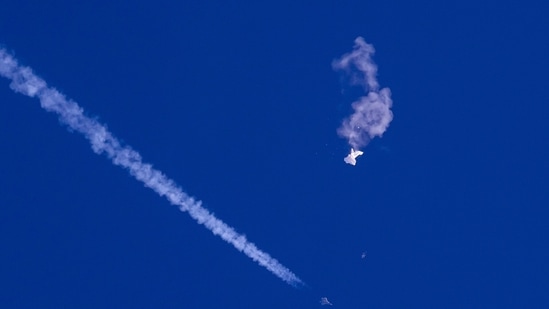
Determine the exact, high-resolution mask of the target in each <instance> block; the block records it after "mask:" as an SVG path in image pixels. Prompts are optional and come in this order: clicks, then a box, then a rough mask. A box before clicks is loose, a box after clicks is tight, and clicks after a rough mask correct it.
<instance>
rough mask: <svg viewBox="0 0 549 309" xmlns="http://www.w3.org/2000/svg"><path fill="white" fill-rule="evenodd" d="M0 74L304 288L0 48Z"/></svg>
mask: <svg viewBox="0 0 549 309" xmlns="http://www.w3.org/2000/svg"><path fill="white" fill-rule="evenodd" d="M0 75H1V76H3V77H6V78H8V79H10V80H11V84H10V88H11V89H13V90H14V91H15V92H19V93H22V94H24V95H27V96H29V97H38V99H40V104H41V106H42V108H44V109H45V110H47V111H49V112H55V113H57V114H58V115H59V120H60V121H61V122H63V123H65V124H67V125H68V126H69V127H70V128H71V129H73V130H75V131H77V132H80V133H82V134H83V135H84V136H85V137H86V138H87V139H88V140H89V141H90V144H91V147H92V149H93V151H94V152H95V153H97V154H101V153H104V154H106V156H107V157H109V159H111V161H112V162H113V163H114V164H115V165H120V166H122V167H124V168H126V169H128V171H129V172H130V174H131V175H132V176H133V177H135V178H136V179H137V180H139V181H141V182H142V183H143V184H144V185H145V186H146V187H149V188H151V189H152V190H154V191H155V192H156V193H158V195H160V196H165V197H166V198H167V199H168V201H170V203H172V204H173V205H176V206H178V207H179V209H180V210H181V211H183V212H188V213H189V215H190V216H191V217H192V218H193V219H195V220H196V222H198V223H199V224H202V225H204V226H205V227H206V228H208V229H209V230H210V231H212V233H214V234H215V235H217V236H219V237H221V238H222V239H223V240H225V241H226V242H228V243H230V244H231V245H233V246H234V247H235V248H236V249H237V250H238V251H241V252H243V253H244V254H246V255H247V256H248V257H250V258H251V259H252V260H254V261H256V262H257V263H258V264H259V265H261V266H263V267H265V268H266V269H268V270H269V271H270V272H272V273H273V274H274V275H276V276H278V277H279V278H280V279H282V280H284V281H285V282H286V283H288V284H290V285H292V286H294V287H300V286H303V285H304V283H303V282H302V281H301V279H299V278H298V277H297V276H296V275H295V274H294V273H292V272H291V271H290V270H289V269H288V268H286V267H285V266H283V265H282V264H280V263H279V262H278V261H277V260H276V259H274V258H272V257H271V256H270V255H269V254H267V253H265V252H263V251H261V250H260V249H258V248H257V247H256V246H255V245H254V244H253V243H251V242H250V241H248V240H247V239H246V237H245V236H244V235H241V234H239V233H237V232H236V231H235V230H234V229H233V228H232V227H230V226H228V225H227V224H225V223H224V222H223V221H221V220H220V219H218V218H216V217H215V216H214V215H213V214H212V213H210V212H209V211H208V210H207V209H206V208H204V207H202V205H201V202H200V201H197V200H195V199H194V198H192V197H191V196H189V195H187V194H186V193H185V192H183V191H182V190H181V188H180V187H179V186H178V185H177V184H176V183H175V182H174V181H173V180H171V179H169V178H168V177H166V176H165V175H164V174H163V173H161V172H160V171H158V170H156V169H154V168H153V167H152V165H150V164H147V163H144V162H143V161H142V159H141V155H139V153H137V152H136V151H135V150H133V149H132V148H130V147H128V146H123V145H121V144H120V142H119V141H118V140H117V139H116V138H115V137H114V136H113V135H112V134H111V133H110V132H109V131H108V130H107V128H106V127H105V126H104V125H102V124H100V123H99V122H97V121H95V120H94V119H91V118H89V117H87V116H85V115H84V111H83V109H82V108H81V107H80V106H78V104H76V102H74V101H71V100H69V99H67V98H66V97H65V96H64V95H63V94H62V93H60V92H59V91H57V90H55V89H54V88H51V87H48V86H47V84H46V82H45V81H44V80H43V79H41V78H40V77H38V76H36V75H35V74H34V73H33V72H32V70H31V69H30V68H29V67H24V66H20V65H19V64H18V63H17V60H15V58H14V57H13V56H11V55H10V54H9V53H8V52H6V50H4V49H0Z"/></svg>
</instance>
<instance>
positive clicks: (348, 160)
mask: <svg viewBox="0 0 549 309" xmlns="http://www.w3.org/2000/svg"><path fill="white" fill-rule="evenodd" d="M362 154H364V152H362V151H360V150H354V149H353V148H351V153H350V154H349V155H348V156H346V157H345V159H343V161H345V163H347V164H351V165H355V164H356V157H358V156H361V155H362Z"/></svg>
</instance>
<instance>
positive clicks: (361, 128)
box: [332, 37, 393, 153]
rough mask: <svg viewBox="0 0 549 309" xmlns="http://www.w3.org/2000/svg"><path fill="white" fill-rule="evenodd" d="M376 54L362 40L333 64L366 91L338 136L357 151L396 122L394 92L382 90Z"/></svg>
mask: <svg viewBox="0 0 549 309" xmlns="http://www.w3.org/2000/svg"><path fill="white" fill-rule="evenodd" d="M374 52H375V49H374V47H373V46H372V45H371V44H368V43H366V41H364V39H363V38H362V37H358V38H356V39H355V46H354V49H353V51H352V52H350V53H347V54H345V55H343V56H342V57H341V58H339V59H337V60H334V62H333V63H332V67H333V68H334V69H335V70H338V71H343V72H344V73H345V74H348V75H349V76H350V78H351V83H352V84H353V85H359V86H361V87H362V88H363V89H364V91H365V92H366V95H365V96H362V97H360V98H359V99H358V100H356V101H355V102H353V103H352V107H353V110H354V113H353V114H352V115H350V116H349V117H348V118H346V119H345V120H343V123H342V124H341V127H339V128H338V129H337V133H338V135H339V136H341V137H343V138H345V139H347V141H348V143H349V145H350V146H351V147H352V148H353V149H354V150H359V149H361V148H363V147H365V146H366V145H368V143H369V142H370V140H372V139H373V138H374V137H376V136H379V137H381V136H382V135H383V133H384V132H385V131H386V130H387V127H389V124H390V123H391V120H393V113H392V112H391V106H392V105H393V101H392V100H391V90H390V89H389V88H382V89H381V90H380V89H379V83H378V81H377V77H376V75H377V65H376V64H375V62H374V61H373V60H372V55H373V54H374ZM351 153H352V152H351Z"/></svg>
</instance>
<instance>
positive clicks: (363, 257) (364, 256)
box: [360, 251, 368, 259]
mask: <svg viewBox="0 0 549 309" xmlns="http://www.w3.org/2000/svg"><path fill="white" fill-rule="evenodd" d="M367 253H368V252H367V251H364V252H362V254H361V255H360V258H362V259H365V258H366V254H367Z"/></svg>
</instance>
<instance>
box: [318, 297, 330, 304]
mask: <svg viewBox="0 0 549 309" xmlns="http://www.w3.org/2000/svg"><path fill="white" fill-rule="evenodd" d="M320 304H321V305H322V306H324V305H328V306H332V303H331V302H330V301H329V300H328V298H327V297H321V298H320Z"/></svg>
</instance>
